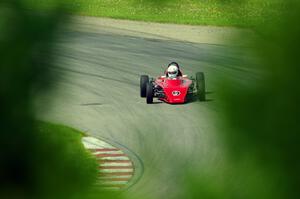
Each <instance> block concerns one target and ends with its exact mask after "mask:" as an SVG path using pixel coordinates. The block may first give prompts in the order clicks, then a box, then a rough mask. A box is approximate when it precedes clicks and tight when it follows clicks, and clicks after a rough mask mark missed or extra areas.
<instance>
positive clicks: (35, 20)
mask: <svg viewBox="0 0 300 199" xmlns="http://www.w3.org/2000/svg"><path fill="white" fill-rule="evenodd" d="M62 11H63V8H62V7H61V6H59V4H57V6H55V7H53V8H52V9H48V10H47V12H45V11H44V12H40V11H39V10H35V9H34V8H32V6H29V5H28V4H27V1H21V0H18V1H17V0H2V1H1V2H0V110H1V116H0V121H1V122H0V136H1V138H0V198H1V199H2V198H3V199H6V198H13V199H15V198H16V199H18V198H64V199H65V198H74V197H75V196H76V197H80V196H81V197H82V194H83V193H85V192H87V190H89V189H90V188H91V185H92V184H93V183H94V182H95V178H96V177H97V175H96V174H97V170H96V169H97V166H96V165H95V162H96V161H95V160H93V159H92V158H89V155H88V154H87V152H86V151H85V150H84V149H83V146H82V145H81V143H80V134H79V133H78V132H76V131H74V130H72V129H68V128H66V127H62V126H57V125H50V124H46V123H38V124H36V121H35V117H34V113H33V110H32V103H33V102H32V101H33V98H34V97H35V96H36V95H37V94H39V93H40V92H42V91H45V90H47V89H48V88H50V87H49V86H50V82H51V81H55V80H56V79H55V78H53V76H52V75H51V73H50V70H49V69H50V67H51V64H52V63H53V58H52V57H51V50H52V45H53V42H54V40H55V34H56V31H57V29H58V28H59V26H60V25H62V24H63V21H62V19H65V17H64V15H62V13H63V12H62Z"/></svg>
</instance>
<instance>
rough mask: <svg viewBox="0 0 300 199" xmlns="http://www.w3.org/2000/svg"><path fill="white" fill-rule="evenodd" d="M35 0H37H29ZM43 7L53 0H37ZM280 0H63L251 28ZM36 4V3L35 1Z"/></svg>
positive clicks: (82, 8)
mask: <svg viewBox="0 0 300 199" xmlns="http://www.w3.org/2000/svg"><path fill="white" fill-rule="evenodd" d="M28 1H33V2H36V3H37V1H36V0H28ZM38 2H39V3H40V5H42V6H43V7H44V8H45V7H46V8H47V7H51V6H52V5H53V4H54V3H53V2H55V1H54V0H39V1H38ZM282 2H283V1H281V0H72V1H71V0H62V1H60V3H62V4H63V5H64V6H65V8H66V9H67V10H68V12H69V13H72V14H78V15H87V16H98V17H110V18H116V19H130V20H141V21H151V22H163V23H179V24H192V25H216V26H239V27H251V26H254V25H256V24H257V23H261V22H264V21H269V20H270V19H271V18H272V17H271V16H273V17H274V18H275V19H276V16H279V13H280V12H281V10H283V9H284V5H283V3H282ZM35 5H36V4H35Z"/></svg>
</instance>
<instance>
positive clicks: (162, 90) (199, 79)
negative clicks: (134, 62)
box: [140, 72, 205, 104]
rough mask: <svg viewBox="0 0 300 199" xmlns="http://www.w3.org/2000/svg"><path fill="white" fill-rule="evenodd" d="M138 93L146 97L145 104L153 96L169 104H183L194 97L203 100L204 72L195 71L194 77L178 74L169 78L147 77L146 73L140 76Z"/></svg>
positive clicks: (149, 101)
mask: <svg viewBox="0 0 300 199" xmlns="http://www.w3.org/2000/svg"><path fill="white" fill-rule="evenodd" d="M140 95H141V97H143V98H146V102H147V104H152V103H153V98H158V100H161V101H164V102H166V103H169V104H183V103H186V102H188V101H189V100H191V99H194V98H195V97H197V98H198V100H200V101H205V79H204V73H203V72H198V73H196V78H193V77H190V78H188V77H187V75H182V74H181V72H180V75H179V76H178V77H176V78H169V77H168V76H167V75H164V76H159V77H157V78H155V79H154V78H149V76H148V75H141V77H140Z"/></svg>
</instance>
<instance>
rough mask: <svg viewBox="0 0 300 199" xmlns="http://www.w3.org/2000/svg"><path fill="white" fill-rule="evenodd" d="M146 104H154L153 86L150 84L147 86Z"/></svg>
mask: <svg viewBox="0 0 300 199" xmlns="http://www.w3.org/2000/svg"><path fill="white" fill-rule="evenodd" d="M146 102H147V104H152V103H153V85H152V83H150V82H149V83H148V84H147V86H146Z"/></svg>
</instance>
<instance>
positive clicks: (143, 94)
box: [140, 75, 149, 97]
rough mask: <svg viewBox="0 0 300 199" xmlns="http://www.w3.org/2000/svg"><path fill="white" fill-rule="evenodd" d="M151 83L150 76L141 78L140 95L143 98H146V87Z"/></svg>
mask: <svg viewBox="0 0 300 199" xmlns="http://www.w3.org/2000/svg"><path fill="white" fill-rule="evenodd" d="M148 83H149V76H148V75H141V78H140V95H141V97H146V86H147V84H148Z"/></svg>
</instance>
